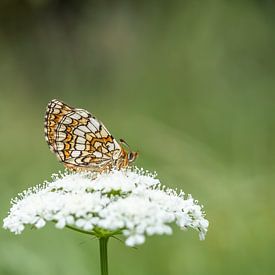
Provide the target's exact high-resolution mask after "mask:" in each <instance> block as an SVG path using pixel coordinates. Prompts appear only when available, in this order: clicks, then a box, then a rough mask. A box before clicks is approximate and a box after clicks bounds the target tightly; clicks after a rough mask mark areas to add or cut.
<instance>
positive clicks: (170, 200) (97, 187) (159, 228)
mask: <svg viewBox="0 0 275 275" xmlns="http://www.w3.org/2000/svg"><path fill="white" fill-rule="evenodd" d="M47 221H53V222H54V223H55V226H56V227H57V228H60V229H61V228H64V227H66V226H67V227H70V228H74V229H76V230H81V231H84V232H86V233H91V234H93V235H96V236H97V235H98V234H99V233H100V232H101V233H100V234H102V232H104V234H109V236H111V235H114V234H116V233H122V234H123V235H124V236H125V237H126V245H128V246H134V245H138V244H142V243H144V241H145V237H146V236H151V235H154V234H160V235H161V234H171V233H172V229H171V227H170V224H171V223H176V224H177V225H178V226H179V227H180V228H182V229H186V228H194V229H196V230H198V231H199V236H200V239H204V238H205V234H206V232H207V228H208V221H207V220H206V219H205V218H204V213H203V211H202V208H201V206H199V205H198V204H197V202H196V201H195V200H194V199H193V198H192V197H191V195H188V196H185V195H184V193H183V192H182V191H181V192H179V193H177V192H176V191H174V190H172V189H168V188H165V187H163V186H162V185H161V184H160V182H159V180H158V179H156V175H153V174H150V173H148V172H144V171H143V170H139V169H137V168H135V169H126V170H120V171H118V170H112V171H110V172H106V173H102V174H95V173H68V172H66V173H65V174H59V175H54V176H53V181H52V182H46V183H44V184H42V185H38V186H36V187H34V188H31V189H29V190H27V191H24V192H23V193H21V194H19V195H18V197H17V198H16V199H14V200H12V207H11V209H10V212H9V215H8V216H7V217H6V218H5V219H4V228H5V229H9V230H10V231H11V232H14V233H15V234H20V233H21V232H22V231H23V230H24V228H25V225H27V224H30V225H32V226H34V227H36V228H42V227H43V226H45V224H46V222H47Z"/></svg>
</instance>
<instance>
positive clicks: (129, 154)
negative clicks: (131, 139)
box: [128, 152, 137, 162]
mask: <svg viewBox="0 0 275 275" xmlns="http://www.w3.org/2000/svg"><path fill="white" fill-rule="evenodd" d="M136 157H137V153H135V152H134V153H133V152H130V153H128V160H129V162H132V161H134V160H135V159H136Z"/></svg>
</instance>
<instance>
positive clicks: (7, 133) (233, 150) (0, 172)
mask: <svg viewBox="0 0 275 275" xmlns="http://www.w3.org/2000/svg"><path fill="white" fill-rule="evenodd" d="M274 12H275V4H274V3H273V1H260V0H259V1H256V0H255V1H252V0H250V1H237V0H236V1H234V0H233V1H226V0H224V1H209V0H205V1H162V0H159V1H149V0H148V1H129V0H128V1H122V0H121V1H119V0H116V1H114V0H113V1H76V0H75V1H72V0H71V1H68V0H67V1H61V0H59V1H58V0H29V1H26V0H25V1H23V0H18V1H16V0H1V1H0V94H1V98H0V113H1V115H0V123H1V128H0V144H1V146H0V148H1V149H0V150H1V152H0V156H1V158H0V164H1V168H0V182H1V193H0V201H1V210H0V211H1V217H2V218H4V217H5V216H6V214H7V211H8V209H9V200H10V198H11V197H14V196H16V194H17V193H18V192H20V191H22V190H24V189H26V188H27V187H29V186H33V185H35V184H38V183H41V182H43V181H44V180H46V179H50V175H51V174H52V173H54V172H57V171H58V170H60V169H61V170H62V169H63V167H62V165H61V164H59V163H58V162H57V160H56V158H55V156H54V155H53V154H52V153H50V151H49V149H48V147H47V145H46V142H45V140H44V136H43V118H44V112H45V108H46V105H47V103H48V101H49V100H50V99H52V98H57V99H60V100H63V101H65V102H67V103H68V104H70V105H72V106H75V107H82V108H85V109H87V110H89V111H91V112H92V113H94V114H95V115H96V116H97V117H99V118H100V119H101V120H102V121H103V122H104V123H105V124H106V126H107V127H108V128H109V130H110V131H111V132H112V134H113V135H114V136H115V137H117V138H120V137H123V138H124V139H125V140H127V142H128V143H129V144H130V145H131V147H132V148H133V149H137V150H138V151H139V152H140V157H139V159H138V160H137V162H136V164H137V165H138V166H142V167H144V168H146V169H149V170H152V171H153V170H156V171H157V172H158V176H159V178H160V180H161V181H162V183H164V184H165V185H168V186H171V187H178V188H182V189H183V190H184V191H185V192H186V193H191V194H193V196H194V197H195V198H197V199H198V200H199V201H200V203H202V204H204V206H205V210H206V213H207V218H208V219H209V221H210V227H209V234H208V235H207V238H206V240H205V241H203V242H200V241H199V240H198V234H197V233H196V232H192V231H188V232H181V231H180V230H178V229H176V228H175V230H174V234H173V235H172V236H162V237H151V238H148V239H147V241H146V243H145V244H144V245H142V246H140V247H138V249H137V250H135V249H130V248H127V247H125V246H124V245H123V244H122V243H120V242H118V241H115V240H112V241H111V243H110V274H111V275H129V274H131V275H152V274H158V275H181V274H192V275H193V274H194V275H199V274H200V275H201V274H214V275H215V274H228V275H229V274H230V275H231V274H235V275H236V274H250V275H253V274H274V270H275V261H274V253H275V252H274V250H275V203H274V192H275V187H274V180H275V170H274V168H275V160H274V156H275V154H274V153H275V140H274V135H275V112H274V108H275V17H274V14H275V13H274ZM98 257H99V253H98V244H97V242H96V241H95V240H91V239H89V238H88V237H87V236H82V235H79V234H77V233H75V232H71V231H69V230H62V231H60V230H57V229H55V228H54V226H53V225H48V226H47V227H46V228H44V229H42V230H31V229H27V230H26V231H25V232H24V233H23V234H22V235H19V236H15V235H13V234H11V233H9V232H7V231H4V230H1V232H0V274H1V275H2V274H3V275H4V274H5V275H15V274H16V275H21V274H24V275H25V274H27V275H37V274H41V275H57V274H66V275H74V274H81V275H88V274H99V258H98Z"/></svg>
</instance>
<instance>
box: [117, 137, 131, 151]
mask: <svg viewBox="0 0 275 275" xmlns="http://www.w3.org/2000/svg"><path fill="white" fill-rule="evenodd" d="M119 141H120V142H121V143H122V144H124V145H126V147H127V148H128V149H129V150H130V151H131V147H130V146H129V144H128V143H127V142H126V141H125V140H124V139H122V138H121V139H120V140H119Z"/></svg>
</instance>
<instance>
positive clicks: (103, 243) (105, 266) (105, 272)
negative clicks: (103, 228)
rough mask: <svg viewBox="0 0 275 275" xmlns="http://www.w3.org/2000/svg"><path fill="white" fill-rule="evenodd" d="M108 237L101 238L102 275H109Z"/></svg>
mask: <svg viewBox="0 0 275 275" xmlns="http://www.w3.org/2000/svg"><path fill="white" fill-rule="evenodd" d="M108 240H109V238H108V237H101V238H99V247H100V266H101V275H108V256H107V245H108Z"/></svg>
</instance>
